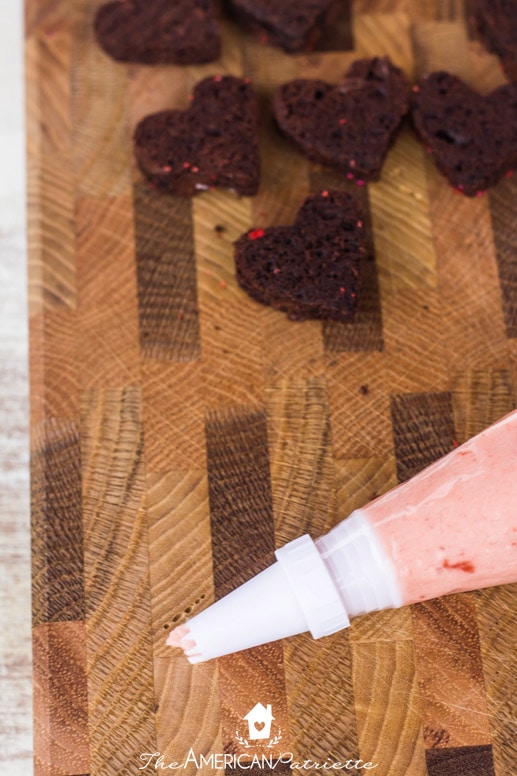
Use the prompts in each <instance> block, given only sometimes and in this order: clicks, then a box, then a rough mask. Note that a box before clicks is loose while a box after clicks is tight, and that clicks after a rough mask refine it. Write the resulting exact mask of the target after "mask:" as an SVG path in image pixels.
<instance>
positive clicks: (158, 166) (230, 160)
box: [134, 76, 260, 196]
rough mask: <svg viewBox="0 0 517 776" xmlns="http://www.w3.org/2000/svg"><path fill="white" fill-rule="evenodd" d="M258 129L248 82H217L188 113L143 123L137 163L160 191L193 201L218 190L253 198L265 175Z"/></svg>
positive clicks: (208, 81) (199, 91) (205, 86)
mask: <svg viewBox="0 0 517 776" xmlns="http://www.w3.org/2000/svg"><path fill="white" fill-rule="evenodd" d="M257 125H258V106H257V100H256V98H255V94H254V92H253V89H252V86H251V84H250V82H249V80H248V79H241V78H234V77H233V76H212V77H210V78H205V79H204V80H203V81H200V82H199V83H198V84H197V86H196V87H195V89H194V92H193V95H192V99H191V103H190V107H189V108H188V109H187V110H185V111H180V110H167V111H162V112H161V113H155V114H152V115H151V116H147V117H146V118H144V119H143V120H142V121H141V122H140V124H139V125H138V126H137V128H136V130H135V134H134V147H135V155H136V159H137V162H138V165H139V167H140V169H141V170H142V172H143V173H144V174H145V175H146V177H147V178H148V179H149V180H150V181H151V182H152V183H153V184H154V185H155V186H156V188H158V189H160V190H161V191H167V192H169V193H171V194H182V195H185V196H192V195H193V194H195V193H196V192H199V191H203V190H204V189H209V188H214V187H217V188H228V189H232V190H234V191H236V192H237V193H238V194H242V195H246V196H251V195H252V194H256V193H257V189H258V185H259V175H260V163H259V152H258V142H257Z"/></svg>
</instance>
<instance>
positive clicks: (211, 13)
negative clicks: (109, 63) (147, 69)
mask: <svg viewBox="0 0 517 776" xmlns="http://www.w3.org/2000/svg"><path fill="white" fill-rule="evenodd" d="M94 29H95V34H96V37H97V41H98V42H99V44H100V46H101V47H102V48H103V49H104V51H106V53H107V54H109V55H110V56H111V57H113V59H117V60H119V61H120V62H141V63H143V64H156V63H159V62H176V63H177V64H180V65H188V64H191V63H196V62H211V61H212V60H214V59H217V57H218V56H219V54H220V51H221V39H220V32H219V27H218V24H217V17H216V14H215V10H214V7H213V4H212V0H175V1H174V2H171V0H115V2H111V3H106V5H102V6H101V7H100V8H99V10H98V11H97V15H96V17H95V23H94Z"/></svg>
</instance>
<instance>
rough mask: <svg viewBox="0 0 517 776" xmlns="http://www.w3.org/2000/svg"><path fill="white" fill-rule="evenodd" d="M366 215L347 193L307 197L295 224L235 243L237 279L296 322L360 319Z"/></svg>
mask: <svg viewBox="0 0 517 776" xmlns="http://www.w3.org/2000/svg"><path fill="white" fill-rule="evenodd" d="M365 250H366V249H365V238H364V228H363V216H362V213H361V209H360V207H359V205H358V203H357V202H356V200H355V199H354V198H353V197H352V196H351V195H350V194H348V193H346V192H344V191H323V192H321V193H319V194H312V195H311V196H309V197H307V199H306V200H305V202H304V203H303V205H302V207H301V208H300V210H299V211H298V214H297V216H296V220H295V222H294V225H293V226H275V227H271V228H269V229H251V230H250V231H248V232H246V234H243V235H242V236H241V237H240V238H239V239H238V240H237V242H236V243H235V266H236V274H237V281H238V283H239V285H240V286H241V288H243V289H244V291H246V292H247V293H248V294H249V296H251V297H252V298H253V299H255V300H256V301H257V302H261V303H263V304H267V305H271V306H272V307H274V308H276V309H277V310H281V311H282V312H285V313H287V315H288V317H289V318H291V319H293V320H299V321H302V320H304V319H306V318H332V319H334V320H338V321H351V320H352V319H353V317H354V312H355V306H356V302H357V295H358V292H359V276H360V265H361V257H362V255H363V254H364V252H365Z"/></svg>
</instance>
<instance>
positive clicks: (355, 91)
mask: <svg viewBox="0 0 517 776" xmlns="http://www.w3.org/2000/svg"><path fill="white" fill-rule="evenodd" d="M408 108H409V85H408V82H407V80H406V77H405V76H404V73H403V72H402V70H399V68H398V67H394V65H392V64H391V62H390V60H389V59H388V58H387V57H384V58H382V59H379V58H374V59H360V60H357V61H356V62H354V63H353V64H352V66H351V67H350V68H349V70H348V71H347V73H346V75H345V78H344V79H343V81H342V82H341V83H340V84H339V85H338V86H333V85H331V84H328V83H326V82H325V81H309V80H305V79H297V80H295V81H290V82H289V83H286V84H284V85H283V86H281V87H280V89H278V91H277V92H276V93H275V96H274V99H273V110H274V114H275V118H276V121H277V123H278V126H279V127H280V129H281V130H282V132H284V134H285V135H287V137H288V138H290V139H291V140H292V142H293V143H294V144H295V145H296V146H297V147H298V149H299V150H300V151H301V152H302V153H304V154H305V155H306V156H308V157H309V159H312V161H314V162H322V163H323V164H329V165H332V166H334V167H336V168H337V169H338V170H340V171H341V172H344V173H346V174H347V176H348V177H349V178H350V179H352V178H356V179H357V180H358V181H360V182H364V181H366V180H376V179H377V178H378V177H379V173H380V170H381V167H382V163H383V161H384V158H385V156H386V153H387V151H388V148H389V146H390V145H391V143H392V142H393V140H394V138H395V135H396V133H397V130H398V128H399V126H400V122H401V120H402V117H403V116H404V114H405V113H406V112H407V111H408Z"/></svg>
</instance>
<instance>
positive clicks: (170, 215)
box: [134, 183, 200, 361]
mask: <svg viewBox="0 0 517 776" xmlns="http://www.w3.org/2000/svg"><path fill="white" fill-rule="evenodd" d="M134 211H135V250H136V269H137V281H138V306H139V314H140V346H141V349H142V353H143V355H144V357H145V358H157V359H160V360H163V361H194V360H195V359H197V358H198V357H199V353H200V344H199V320H198V307H197V292H196V264H195V257H194V240H193V233H192V206H191V202H190V200H189V199H186V198H183V199H182V198H179V197H172V196H168V197H165V196H163V195H162V194H159V193H158V192H156V191H153V190H152V189H151V188H149V187H148V186H147V185H145V184H140V183H137V184H135V187H134Z"/></svg>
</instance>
